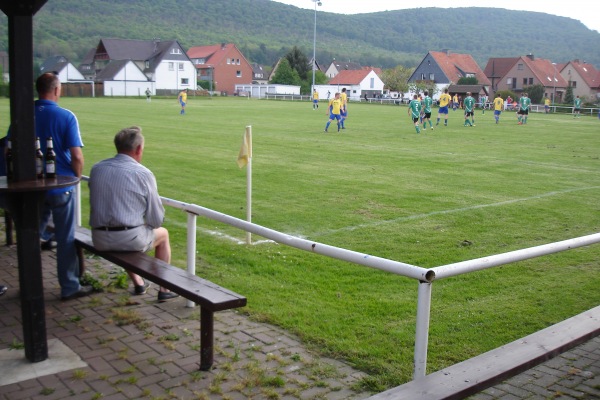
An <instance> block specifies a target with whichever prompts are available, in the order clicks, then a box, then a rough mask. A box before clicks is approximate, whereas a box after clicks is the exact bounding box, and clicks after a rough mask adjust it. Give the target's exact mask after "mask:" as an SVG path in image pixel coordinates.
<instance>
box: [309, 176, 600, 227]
mask: <svg viewBox="0 0 600 400" xmlns="http://www.w3.org/2000/svg"><path fill="white" fill-rule="evenodd" d="M594 189H600V186H589V187H585V188H577V189H567V190H560V191H554V192H548V193H542V194H539V195H537V196H532V197H525V198H521V199H512V200H506V201H500V202H498V203H490V204H476V205H473V206H469V207H463V208H456V209H452V210H441V211H432V212H430V213H426V214H416V215H409V216H406V217H399V218H394V219H389V220H385V221H376V222H370V223H366V224H358V225H355V226H346V227H344V228H338V229H330V230H327V231H324V232H318V233H315V234H314V235H311V237H312V238H314V237H320V236H325V235H331V234H335V233H339V232H351V231H354V230H357V229H365V228H373V227H377V226H381V225H387V224H394V223H397V222H404V221H413V220H416V219H423V218H428V217H431V216H434V215H445V214H453V213H460V212H464V211H470V210H478V209H481V208H488V207H499V206H505V205H508V204H514V203H520V202H524V201H531V200H537V199H542V198H544V197H552V196H556V195H561V194H565V193H573V192H581V191H584V190H594Z"/></svg>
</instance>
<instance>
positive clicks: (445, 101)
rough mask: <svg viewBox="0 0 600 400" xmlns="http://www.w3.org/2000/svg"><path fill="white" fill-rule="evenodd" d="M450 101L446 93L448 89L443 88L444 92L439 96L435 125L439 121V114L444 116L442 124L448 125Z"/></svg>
mask: <svg viewBox="0 0 600 400" xmlns="http://www.w3.org/2000/svg"><path fill="white" fill-rule="evenodd" d="M451 101H452V98H451V97H450V95H449V94H448V89H447V88H446V89H444V93H443V94H442V95H441V96H440V108H439V109H438V117H437V121H436V123H435V126H438V125H439V123H440V115H443V116H444V126H448V105H449V104H450V102H451Z"/></svg>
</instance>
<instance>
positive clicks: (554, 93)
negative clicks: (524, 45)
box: [484, 54, 568, 103]
mask: <svg viewBox="0 0 600 400" xmlns="http://www.w3.org/2000/svg"><path fill="white" fill-rule="evenodd" d="M560 71H561V67H560V66H559V65H557V64H555V63H552V62H551V61H550V60H546V59H543V58H536V57H534V56H533V54H529V55H527V56H520V57H505V58H490V59H489V60H488V63H487V65H486V67H485V69H484V73H485V74H486V76H487V77H488V78H489V79H490V81H491V82H492V92H493V93H496V92H498V91H502V90H511V91H513V92H515V93H516V94H517V95H520V94H521V93H522V92H524V91H525V89H526V88H527V87H529V86H533V85H542V86H543V87H544V96H547V97H548V98H550V99H551V100H552V101H553V102H556V103H561V102H562V99H563V98H564V95H565V91H566V89H567V85H568V83H567V81H566V80H565V79H564V78H563V77H562V76H561V74H560Z"/></svg>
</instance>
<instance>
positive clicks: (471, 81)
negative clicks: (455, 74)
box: [457, 76, 479, 85]
mask: <svg viewBox="0 0 600 400" xmlns="http://www.w3.org/2000/svg"><path fill="white" fill-rule="evenodd" d="M477 84H479V82H478V81H477V78H476V77H474V76H466V77H465V76H463V77H462V78H460V79H459V80H458V82H457V85H477Z"/></svg>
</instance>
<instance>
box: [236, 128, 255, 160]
mask: <svg viewBox="0 0 600 400" xmlns="http://www.w3.org/2000/svg"><path fill="white" fill-rule="evenodd" d="M251 158H252V127H251V126H247V127H246V132H245V133H244V139H243V141H242V147H241V148H240V154H239V155H238V158H237V164H238V167H240V168H244V167H245V166H246V165H247V164H248V161H249V160H250V159H251Z"/></svg>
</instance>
